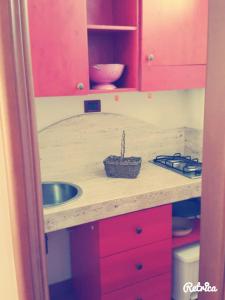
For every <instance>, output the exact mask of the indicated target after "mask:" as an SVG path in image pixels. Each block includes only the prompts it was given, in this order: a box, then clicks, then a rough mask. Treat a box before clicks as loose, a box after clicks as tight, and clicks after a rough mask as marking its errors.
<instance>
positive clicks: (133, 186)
mask: <svg viewBox="0 0 225 300" xmlns="http://www.w3.org/2000/svg"><path fill="white" fill-rule="evenodd" d="M57 179H58V178H57V177H56V178H55V180H57ZM51 180H54V178H51ZM61 180H62V181H65V182H70V183H74V184H77V185H79V186H80V187H81V188H82V190H83V194H82V195H81V196H80V197H79V198H78V199H77V200H74V201H71V202H69V203H67V204H63V205H60V206H56V207H53V208H46V209H44V221H45V232H51V231H56V230H60V229H65V228H69V227H73V226H76V225H80V224H84V223H88V222H92V221H96V220H100V219H104V218H108V217H112V216H117V215H121V214H125V213H129V212H133V211H137V210H141V209H146V208H151V207H155V206H160V205H163V204H168V203H173V202H176V201H180V200H185V199H189V198H192V197H198V196H200V195H201V179H189V178H186V177H184V176H182V175H179V174H176V173H174V172H172V171H169V170H166V169H164V168H161V167H158V166H155V165H153V164H151V163H147V162H145V163H144V164H143V165H142V169H141V173H140V175H139V177H138V178H137V179H113V178H107V177H106V176H105V174H104V170H102V168H101V171H99V174H96V176H95V177H93V178H92V179H85V180H84V179H83V180H82V179H80V180H79V179H76V176H74V175H72V174H67V175H66V174H64V176H63V178H61Z"/></svg>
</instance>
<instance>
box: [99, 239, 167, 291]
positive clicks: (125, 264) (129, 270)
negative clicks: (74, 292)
mask: <svg viewBox="0 0 225 300" xmlns="http://www.w3.org/2000/svg"><path fill="white" fill-rule="evenodd" d="M171 249H172V248H171V240H170V239H169V240H165V241H163V242H158V243H154V244H150V245H148V246H143V247H140V248H137V249H133V250H130V251H126V252H123V253H120V254H116V255H112V256H109V257H105V258H102V259H101V260H100V270H101V286H102V293H103V294H106V293H109V292H112V291H115V290H117V289H120V288H123V287H126V286H128V285H132V284H135V283H137V282H140V281H142V280H145V279H149V278H151V277H153V276H157V275H160V274H164V273H167V272H170V271H171V257H172V253H171Z"/></svg>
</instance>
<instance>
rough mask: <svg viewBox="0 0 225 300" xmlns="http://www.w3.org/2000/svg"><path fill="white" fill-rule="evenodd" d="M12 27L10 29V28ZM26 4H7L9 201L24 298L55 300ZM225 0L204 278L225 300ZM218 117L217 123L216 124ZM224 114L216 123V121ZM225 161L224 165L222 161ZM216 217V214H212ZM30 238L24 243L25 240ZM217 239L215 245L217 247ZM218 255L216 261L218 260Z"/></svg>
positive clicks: (213, 69)
mask: <svg viewBox="0 0 225 300" xmlns="http://www.w3.org/2000/svg"><path fill="white" fill-rule="evenodd" d="M3 24H4V26H3ZM27 25H28V22H27V3H26V0H14V1H13V0H5V1H3V3H1V10H0V45H1V46H0V62H1V64H0V82H3V84H1V91H0V159H1V161H3V162H4V166H3V168H2V169H1V171H2V173H1V174H4V176H5V177H4V179H5V180H4V181H0V188H3V189H2V190H4V194H3V195H4V201H6V202H7V203H8V204H9V208H10V232H11V238H13V240H12V243H13V244H12V246H13V254H14V262H15V270H16V280H17V282H16V285H17V289H18V299H20V300H40V299H42V300H48V297H49V296H48V287H47V271H46V257H45V248H44V225H43V209H42V203H41V191H40V182H41V181H40V167H39V155H38V145H37V130H36V122H35V113H34V103H33V99H34V97H33V86H32V82H31V79H32V76H31V74H32V72H31V66H30V61H31V59H30V53H29V46H28V45H29V38H28V32H27V30H28V26H27ZM221 28H225V4H224V0H211V1H209V54H208V76H207V89H206V105H205V127H204V153H203V162H204V170H203V178H202V187H203V191H202V221H201V256H200V280H201V282H202V283H203V282H205V281H209V282H210V284H211V285H216V286H217V288H218V289H219V292H218V293H215V294H211V293H204V294H201V295H200V299H201V300H208V299H209V300H222V299H224V296H225V295H224V266H225V259H224V258H225V238H224V237H225V221H224V220H225V184H224V183H225V142H224V139H223V138H221V136H222V137H223V136H224V137H225V126H224V128H223V127H222V126H221V125H222V124H224V116H225V107H224V99H225V91H224V84H223V80H221V78H222V79H223V78H225V60H224V61H221V59H220V58H221V57H223V55H224V53H225V39H224V34H225V32H223V31H222V30H221ZM212 115H214V118H212ZM215 116H216V117H215ZM218 157H220V159H221V160H222V165H221V163H220V162H219V161H218ZM209 212H210V214H209ZM21 237H22V238H21ZM209 241H210V242H209ZM212 255H213V256H214V259H213V260H212Z"/></svg>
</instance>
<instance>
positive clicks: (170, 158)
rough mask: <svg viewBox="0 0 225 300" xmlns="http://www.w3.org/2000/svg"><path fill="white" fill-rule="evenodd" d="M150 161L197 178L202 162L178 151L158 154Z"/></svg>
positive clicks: (199, 175) (200, 171)
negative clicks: (171, 153) (169, 153)
mask: <svg viewBox="0 0 225 300" xmlns="http://www.w3.org/2000/svg"><path fill="white" fill-rule="evenodd" d="M151 162H153V163H154V164H156V165H158V166H160V167H164V168H166V169H168V170H171V171H174V172H177V173H179V174H181V175H184V176H186V177H189V178H199V177H201V175H202V163H201V162H199V160H198V159H197V158H194V159H193V158H191V156H182V155H181V154H180V153H175V154H174V155H159V156H157V157H156V158H155V159H153V161H151Z"/></svg>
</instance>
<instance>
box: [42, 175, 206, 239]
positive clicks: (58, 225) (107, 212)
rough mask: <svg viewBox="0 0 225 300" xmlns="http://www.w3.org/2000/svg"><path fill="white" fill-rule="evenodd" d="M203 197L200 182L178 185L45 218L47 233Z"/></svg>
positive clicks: (53, 214)
mask: <svg viewBox="0 0 225 300" xmlns="http://www.w3.org/2000/svg"><path fill="white" fill-rule="evenodd" d="M200 196H201V182H199V181H198V182H191V183H190V184H185V185H178V186H174V187H171V188H165V189H160V190H155V191H151V192H147V193H145V194H139V195H132V196H129V197H122V198H118V199H113V200H108V201H105V202H101V203H95V204H90V205H86V206H84V207H79V208H76V207H75V208H71V209H68V210H63V211H61V212H57V213H52V214H46V215H44V225H45V233H49V232H53V231H57V230H62V229H67V228H70V227H74V226H77V225H81V224H85V223H90V222H95V221H98V220H101V219H105V218H110V217H114V216H118V215H122V214H126V213H131V212H134V211H138V210H142V209H147V208H153V207H156V206H161V205H165V204H169V203H174V202H177V201H181V200H187V199H190V198H194V197H200Z"/></svg>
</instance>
